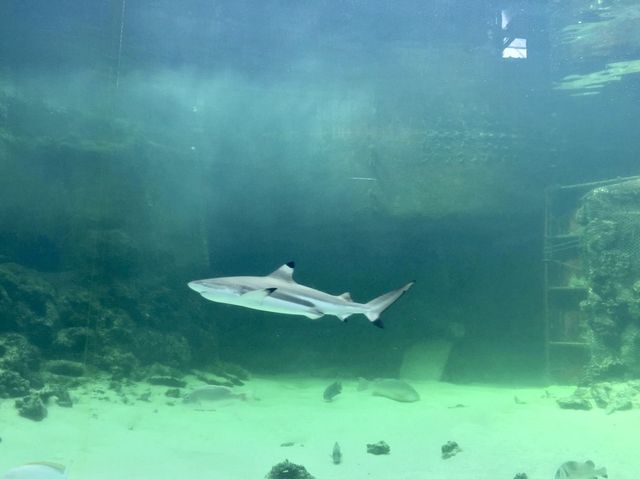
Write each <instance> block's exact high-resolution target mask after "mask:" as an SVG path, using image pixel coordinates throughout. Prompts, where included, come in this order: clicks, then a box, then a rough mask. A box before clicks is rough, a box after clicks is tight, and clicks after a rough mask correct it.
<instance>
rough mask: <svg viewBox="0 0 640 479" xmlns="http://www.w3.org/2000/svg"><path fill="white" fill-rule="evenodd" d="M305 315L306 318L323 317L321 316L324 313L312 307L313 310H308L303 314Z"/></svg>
mask: <svg viewBox="0 0 640 479" xmlns="http://www.w3.org/2000/svg"><path fill="white" fill-rule="evenodd" d="M305 316H306V317H307V318H310V319H320V318H321V317H323V316H324V313H322V312H320V311H318V310H317V309H314V310H312V311H308V312H307V313H306V314H305Z"/></svg>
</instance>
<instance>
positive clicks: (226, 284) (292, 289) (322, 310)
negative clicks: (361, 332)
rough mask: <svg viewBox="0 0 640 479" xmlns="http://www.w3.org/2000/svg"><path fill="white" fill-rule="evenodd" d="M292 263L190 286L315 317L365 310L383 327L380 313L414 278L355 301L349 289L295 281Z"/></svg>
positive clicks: (223, 299)
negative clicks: (341, 290)
mask: <svg viewBox="0 0 640 479" xmlns="http://www.w3.org/2000/svg"><path fill="white" fill-rule="evenodd" d="M293 268H294V263H293V262H291V263H287V264H285V265H283V266H281V267H280V268H278V269H277V270H275V271H274V272H273V273H271V274H269V275H267V276H232V277H228V278H212V279H202V280H198V281H191V282H190V283H189V287H190V288H191V289H193V290H194V291H196V292H198V293H200V294H201V295H202V297H204V298H206V299H208V300H210V301H215V302H217V303H226V304H235V305H237V306H244V307H245V308H252V309H259V310H261V311H270V312H273V313H283V314H296V315H301V316H307V317H308V318H311V319H318V318H320V317H322V316H324V315H325V314H329V315H333V316H337V317H338V318H340V320H342V321H344V320H346V319H347V318H348V317H349V316H351V315H352V314H364V315H366V316H367V318H369V321H371V322H372V323H373V324H375V325H376V326H378V327H382V322H381V321H380V319H379V316H380V314H381V313H382V312H383V311H384V310H385V309H387V308H388V307H389V306H391V305H392V304H393V303H394V302H395V301H396V300H397V299H398V298H399V297H400V296H402V294H403V293H404V292H405V291H407V290H408V289H409V288H410V287H411V286H413V282H411V283H407V284H406V285H405V286H403V287H402V288H400V289H397V290H395V291H391V292H389V293H387V294H383V295H382V296H380V297H378V298H376V299H374V300H372V301H370V302H368V303H356V302H355V301H353V300H352V299H351V295H350V294H349V293H344V294H341V295H339V296H333V295H331V294H327V293H324V292H322V291H319V290H317V289H313V288H309V287H308V286H304V285H301V284H298V283H296V282H295V281H294V279H293Z"/></svg>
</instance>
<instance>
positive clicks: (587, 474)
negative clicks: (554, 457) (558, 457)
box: [554, 461, 608, 479]
mask: <svg viewBox="0 0 640 479" xmlns="http://www.w3.org/2000/svg"><path fill="white" fill-rule="evenodd" d="M599 477H608V476H607V469H606V468H605V467H600V468H598V469H596V465H595V464H594V463H593V461H585V462H577V461H567V462H565V463H564V464H562V465H561V466H560V467H559V468H558V470H557V471H556V475H555V476H554V478H555V479H598V478H599Z"/></svg>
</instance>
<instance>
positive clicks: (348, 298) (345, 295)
mask: <svg viewBox="0 0 640 479" xmlns="http://www.w3.org/2000/svg"><path fill="white" fill-rule="evenodd" d="M339 297H340V298H342V299H346V300H347V301H353V299H351V293H342V294H341V295H340V296H339Z"/></svg>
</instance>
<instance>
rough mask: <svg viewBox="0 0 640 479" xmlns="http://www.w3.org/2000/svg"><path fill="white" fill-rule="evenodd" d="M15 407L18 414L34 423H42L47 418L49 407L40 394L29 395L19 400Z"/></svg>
mask: <svg viewBox="0 0 640 479" xmlns="http://www.w3.org/2000/svg"><path fill="white" fill-rule="evenodd" d="M15 407H16V409H17V410H18V414H20V415H21V416H22V417H26V418H27V419H31V420H33V421H42V420H43V419H44V418H45V417H47V407H46V406H45V405H44V402H43V401H42V399H41V398H40V395H39V394H29V395H28V396H25V397H23V398H22V399H17V400H16V402H15Z"/></svg>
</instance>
